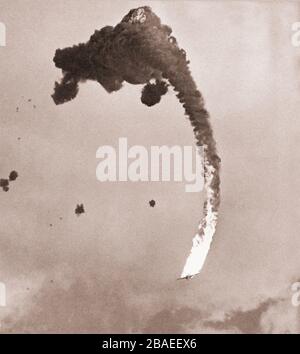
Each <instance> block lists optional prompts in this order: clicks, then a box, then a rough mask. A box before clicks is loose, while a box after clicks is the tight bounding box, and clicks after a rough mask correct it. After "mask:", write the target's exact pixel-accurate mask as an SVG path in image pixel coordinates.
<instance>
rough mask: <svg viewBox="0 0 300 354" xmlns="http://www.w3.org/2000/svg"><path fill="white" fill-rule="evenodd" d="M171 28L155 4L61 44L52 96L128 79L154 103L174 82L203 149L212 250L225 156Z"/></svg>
mask: <svg viewBox="0 0 300 354" xmlns="http://www.w3.org/2000/svg"><path fill="white" fill-rule="evenodd" d="M171 33H172V30H171V28H170V27H168V26H166V25H163V24H161V21H160V19H159V17H158V16H156V15H155V14H154V13H153V12H152V10H151V8H149V7H140V8H137V9H133V10H131V11H130V12H129V13H128V14H127V15H126V16H125V17H124V18H123V19H122V21H121V22H120V23H119V24H117V25H116V26H115V27H112V26H106V27H104V28H102V29H101V30H96V31H95V33H94V34H93V35H92V36H91V37H90V39H89V41H88V42H87V43H81V44H79V45H75V46H73V47H69V48H65V49H57V51H56V53H55V57H54V63H55V65H56V67H58V68H60V69H62V72H63V78H62V80H61V82H60V83H57V82H56V83H55V89H54V94H53V95H52V97H53V100H54V102H55V103H56V104H62V103H65V102H67V101H70V100H72V99H74V98H75V97H76V95H77V93H78V89H79V83H80V82H84V81H85V80H95V81H98V82H99V83H100V84H101V85H102V86H103V87H104V88H105V90H106V91H107V92H113V91H117V90H119V89H121V87H122V83H123V82H124V81H126V82H129V83H131V84H144V85H145V86H144V89H143V90H142V96H141V101H142V103H144V104H146V105H148V106H152V105H154V104H156V103H158V102H159V101H160V99H161V96H163V95H164V94H165V93H166V92H167V90H168V86H173V88H174V91H175V92H176V93H177V97H178V99H179V101H180V103H181V104H182V105H183V108H184V110H185V114H186V115H187V116H188V117H189V120H190V122H191V125H192V127H193V130H194V134H195V138H196V144H197V146H199V147H201V148H203V154H204V178H205V187H206V192H207V198H206V201H205V203H204V217H203V219H202V221H201V222H200V225H199V232H198V233H197V235H196V238H194V241H193V248H194V247H196V248H197V247H198V246H200V245H201V243H205V248H207V251H208V249H209V245H210V242H211V239H212V235H213V234H214V231H215V225H216V219H217V212H218V207H219V203H220V189H219V186H220V179H219V170H220V159H219V157H218V155H217V151H216V143H215V140H214V138H213V132H212V128H211V124H210V121H209V114H208V112H207V110H206V109H205V107H204V100H203V98H202V95H201V93H200V92H199V91H198V90H197V87H196V84H195V82H194V80H193V77H192V75H191V73H190V70H189V67H188V64H189V62H188V61H187V59H186V53H185V51H184V50H183V49H180V48H179V46H178V44H177V41H176V39H175V38H174V37H173V36H171ZM207 235H208V236H207ZM205 238H206V239H209V242H207V240H205ZM192 253H193V255H194V256H197V254H199V257H202V258H204V259H205V256H206V254H205V252H204V253H203V251H201V252H200V253H199V252H198V253H197V252H193V249H192ZM206 253H207V252H206ZM194 258H195V257H194ZM204 259H203V260H202V261H200V264H198V265H195V264H193V265H192V263H195V260H194V259H193V260H192V262H189V265H188V266H187V268H186V269H185V271H184V272H183V274H182V276H189V275H193V274H195V273H196V272H197V271H199V270H200V269H201V267H202V265H203V262H204ZM196 263H197V262H196Z"/></svg>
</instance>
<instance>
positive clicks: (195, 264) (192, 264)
mask: <svg viewBox="0 0 300 354" xmlns="http://www.w3.org/2000/svg"><path fill="white" fill-rule="evenodd" d="M206 149H207V146H205V147H204V166H205V175H204V177H205V189H206V210H205V215H204V217H203V219H202V221H201V222H200V224H199V232H198V233H197V234H196V236H195V237H194V238H193V246H192V249H191V252H190V254H189V256H188V258H187V260H186V263H185V265H184V268H183V271H182V273H181V278H185V277H192V276H193V275H196V274H198V273H199V272H200V271H201V269H202V267H203V265H204V262H205V259H206V256H207V254H208V251H209V248H210V245H211V242H212V239H213V236H214V233H215V231H216V224H217V217H218V213H217V212H216V211H213V207H212V201H213V198H214V191H213V189H212V188H211V182H212V179H213V176H214V172H215V169H214V167H213V166H211V165H210V164H209V161H208V160H207V159H206V158H205V151H206Z"/></svg>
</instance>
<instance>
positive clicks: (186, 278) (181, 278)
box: [177, 272, 200, 280]
mask: <svg viewBox="0 0 300 354" xmlns="http://www.w3.org/2000/svg"><path fill="white" fill-rule="evenodd" d="M199 273H200V272H198V273H195V274H193V275H186V276H185V277H180V278H177V280H184V279H185V280H190V279H192V278H194V276H195V275H197V274H199Z"/></svg>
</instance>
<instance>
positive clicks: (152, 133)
mask: <svg viewBox="0 0 300 354" xmlns="http://www.w3.org/2000/svg"><path fill="white" fill-rule="evenodd" d="M144 5H148V6H151V7H152V10H153V11H154V12H155V13H156V14H157V15H158V16H160V18H161V20H162V22H163V23H165V24H167V25H169V26H171V27H172V29H173V35H174V36H175V37H176V38H177V40H178V43H179V45H180V46H181V47H182V48H184V49H185V50H186V52H187V57H188V59H189V60H190V61H191V64H190V68H191V71H192V74H193V77H194V79H195V81H196V83H197V85H198V88H199V90H200V91H201V92H202V93H203V95H204V97H205V99H206V107H207V109H208V110H209V112H210V114H211V122H212V125H213V128H214V134H215V138H216V141H217V146H218V151H219V154H220V156H221V159H222V170H221V193H222V201H221V208H220V217H219V223H218V226H217V233H216V235H215V238H214V241H213V244H212V248H211V250H210V253H209V255H208V258H207V261H206V263H205V266H204V268H203V270H202V272H201V274H200V275H198V276H197V277H195V278H194V279H193V280H191V281H176V278H177V277H178V276H179V275H180V272H181V270H182V267H183V265H184V262H185V259H186V256H187V255H188V252H189V250H190V247H191V241H192V237H193V236H194V234H195V232H196V229H197V223H198V220H199V219H200V217H201V211H202V202H203V196H202V194H201V193H186V192H185V188H184V185H185V183H184V182H182V183H181V182H176V183H175V182H139V183H133V182H114V183H112V182H107V183H103V182H99V181H97V179H96V167H97V162H98V161H97V159H96V151H97V149H98V147H99V146H102V145H112V146H116V147H117V144H118V139H119V138H120V137H127V139H128V144H129V146H132V145H136V144H137V145H144V146H145V147H147V148H149V147H150V146H151V145H169V146H172V145H181V146H184V145H191V144H193V142H194V137H193V131H192V128H191V127H190V125H189V122H188V120H187V118H186V117H185V116H184V112H183V109H182V107H181V106H180V104H179V102H178V101H177V99H176V97H175V94H174V92H173V91H172V90H170V92H169V93H168V94H167V95H166V96H164V97H163V98H162V101H161V102H160V104H158V105H156V106H154V107H151V108H149V107H146V106H145V105H142V104H141V102H140V91H141V88H142V87H141V86H133V85H129V84H125V85H124V87H123V89H121V90H120V91H118V92H115V93H112V94H108V93H107V92H106V91H105V90H104V89H103V88H102V87H101V86H100V85H99V84H98V83H96V82H87V83H84V84H81V85H80V91H79V94H78V96H77V97H76V99H75V100H73V101H71V102H68V103H66V104H64V105H60V106H56V105H55V104H54V102H53V100H52V98H51V94H52V92H53V87H54V82H55V81H56V80H58V79H59V78H60V77H61V72H60V71H59V70H58V69H57V68H55V65H54V63H53V61H52V58H53V56H54V53H55V50H56V49H57V48H64V47H67V46H72V45H73V44H78V43H79V42H85V41H87V40H88V39H89V37H90V35H91V34H92V33H93V32H94V30H95V29H100V28H102V27H103V26H105V25H115V24H117V23H118V22H119V21H120V20H121V19H122V17H123V16H124V15H125V14H127V13H128V11H129V10H130V9H131V8H135V7H138V6H144ZM296 21H300V4H299V2H296V1H282V2H276V3H272V2H263V1H232V2H231V1H171V0H169V1H146V0H145V1H124V0H122V1H121V0H120V1H100V0H89V1H86V0H64V1H58V0H49V1H47V2H45V1H42V0H22V1H21V0H13V1H8V0H0V22H2V23H4V24H5V25H6V31H7V39H6V47H0V82H1V96H0V109H1V111H0V178H7V176H8V175H9V173H10V171H12V170H16V171H18V173H19V177H18V178H17V180H16V181H14V182H13V183H11V185H10V190H9V191H8V192H7V193H5V192H3V191H2V190H0V281H1V282H3V283H5V285H6V289H7V306H6V307H0V322H1V327H0V331H2V332H8V333H14V332H26V333H36V332H46V333H53V332H58V333H67V332H75V333H86V332H95V333H108V332H113V333H116V332H123V333H132V332H134V333H140V332H146V333H154V332H162V333H167V332H170V333H206V332H221V333H223V332H224V333H227V332H237V333H253V332H261V333H269V332H272V331H273V332H280V333H285V332H291V333H294V332H298V333H299V332H300V318H299V316H300V315H299V310H298V309H297V308H296V307H293V306H292V304H291V297H292V291H291V285H292V284H293V282H295V281H297V280H299V279H300V258H299V248H300V237H299V234H298V231H299V226H298V222H299V219H300V204H299V197H298V196H299V193H300V184H299V173H300V159H299V138H300V122H299V116H300V75H299V72H300V47H298V48H296V47H293V46H292V44H291V35H292V31H291V25H292V23H294V22H296ZM30 100H31V101H30ZM34 105H35V106H36V107H35V108H34ZM17 107H18V111H17ZM151 199H154V200H155V201H156V206H155V207H154V208H151V207H149V203H148V202H149V200H151ZM81 203H83V204H84V207H85V211H86V212H85V214H82V215H80V216H79V217H77V216H76V215H75V213H74V210H75V207H76V205H77V204H81Z"/></svg>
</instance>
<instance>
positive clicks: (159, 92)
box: [141, 81, 168, 107]
mask: <svg viewBox="0 0 300 354" xmlns="http://www.w3.org/2000/svg"><path fill="white" fill-rule="evenodd" d="M167 92H168V85H167V83H165V82H164V81H156V83H154V84H151V83H149V84H147V85H146V86H144V88H143V90H142V97H141V101H142V103H144V104H145V105H147V106H149V107H150V106H153V105H155V104H157V103H159V102H160V99H161V97H162V96H163V95H165V94H166V93H167Z"/></svg>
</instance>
